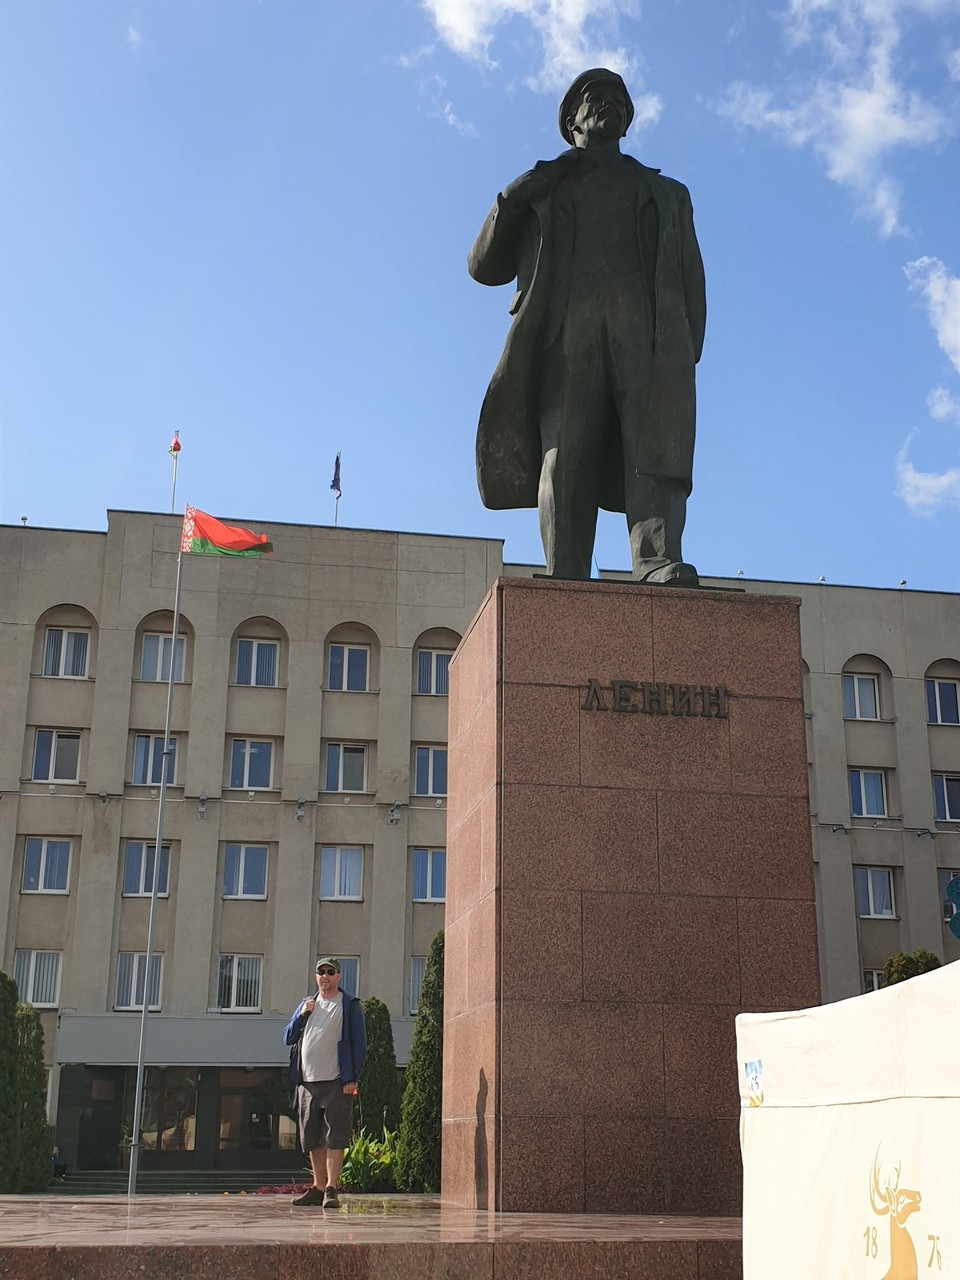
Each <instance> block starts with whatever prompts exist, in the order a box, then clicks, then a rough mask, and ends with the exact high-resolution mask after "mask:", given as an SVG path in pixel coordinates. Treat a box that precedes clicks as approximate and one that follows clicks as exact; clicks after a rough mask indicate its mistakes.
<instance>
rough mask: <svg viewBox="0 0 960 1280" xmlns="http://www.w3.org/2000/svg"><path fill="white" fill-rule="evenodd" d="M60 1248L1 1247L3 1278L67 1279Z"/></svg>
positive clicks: (4, 1279)
mask: <svg viewBox="0 0 960 1280" xmlns="http://www.w3.org/2000/svg"><path fill="white" fill-rule="evenodd" d="M60 1252H61V1251H60V1250H58V1249H53V1248H52V1247H51V1248H46V1247H39V1248H37V1247H29V1248H23V1247H21V1248H18V1249H5V1248H4V1249H0V1276H2V1277H3V1280H65V1274H64V1271H63V1264H62V1262H61V1260H60V1256H59V1255H60Z"/></svg>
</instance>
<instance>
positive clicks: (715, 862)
mask: <svg viewBox="0 0 960 1280" xmlns="http://www.w3.org/2000/svg"><path fill="white" fill-rule="evenodd" d="M657 800H658V823H659V833H660V840H659V847H660V888H661V890H662V891H663V892H664V893H694V894H704V895H707V896H710V897H760V898H801V899H806V900H810V899H812V897H813V854H812V850H811V847H810V810H809V808H808V806H807V802H806V800H805V799H803V798H801V797H782V796H751V795H748V796H743V795H711V794H703V793H697V792H690V791H681V792H666V791H665V792H661V793H660V795H659V796H658V797H657Z"/></svg>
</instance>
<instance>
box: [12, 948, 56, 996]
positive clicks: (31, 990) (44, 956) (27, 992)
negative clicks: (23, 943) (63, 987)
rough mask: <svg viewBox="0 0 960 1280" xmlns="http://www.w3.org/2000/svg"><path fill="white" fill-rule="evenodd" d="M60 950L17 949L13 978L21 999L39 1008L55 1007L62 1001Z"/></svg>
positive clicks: (14, 956)
mask: <svg viewBox="0 0 960 1280" xmlns="http://www.w3.org/2000/svg"><path fill="white" fill-rule="evenodd" d="M60 956H61V952H59V951H15V952H14V955H13V980H14V982H15V983H16V984H17V991H18V992H19V993H20V999H21V1000H25V1001H26V1002H27V1003H28V1004H32V1005H35V1006H36V1007H37V1008H38V1009H55V1008H56V1007H57V1005H58V1004H59V1003H60Z"/></svg>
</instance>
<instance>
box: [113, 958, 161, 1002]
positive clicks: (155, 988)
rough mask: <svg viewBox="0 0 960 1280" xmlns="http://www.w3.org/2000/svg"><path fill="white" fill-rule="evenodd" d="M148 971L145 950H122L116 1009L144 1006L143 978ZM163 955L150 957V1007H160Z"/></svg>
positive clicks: (119, 959) (118, 964)
mask: <svg viewBox="0 0 960 1280" xmlns="http://www.w3.org/2000/svg"><path fill="white" fill-rule="evenodd" d="M146 971H147V954H146V952H145V951H121V952H120V954H119V955H118V956H117V998H116V1003H115V1004H114V1006H113V1007H114V1008H115V1009H142V1008H143V980H144V975H145V974H146ZM162 973H163V956H162V955H159V954H157V953H156V952H155V953H154V954H153V955H152V956H151V957H150V1008H151V1009H159V1008H160V982H161V975H162Z"/></svg>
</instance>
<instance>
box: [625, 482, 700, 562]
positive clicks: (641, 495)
mask: <svg viewBox="0 0 960 1280" xmlns="http://www.w3.org/2000/svg"><path fill="white" fill-rule="evenodd" d="M625 480H626V485H625V498H626V503H625V505H626V509H627V528H628V529H629V530H630V558H631V560H632V562H633V576H634V577H635V578H637V579H639V580H640V581H642V582H653V583H658V582H659V583H668V582H669V583H677V584H678V585H684V584H689V585H691V586H696V584H697V581H698V579H697V571H696V569H694V567H693V565H687V564H684V562H683V553H682V552H681V550H680V541H681V538H682V535H683V526H684V524H685V523H686V518H687V488H686V485H684V484H681V483H680V482H678V481H676V480H663V479H661V478H660V477H658V476H648V475H637V474H633V475H627V476H626V477H625Z"/></svg>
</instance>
